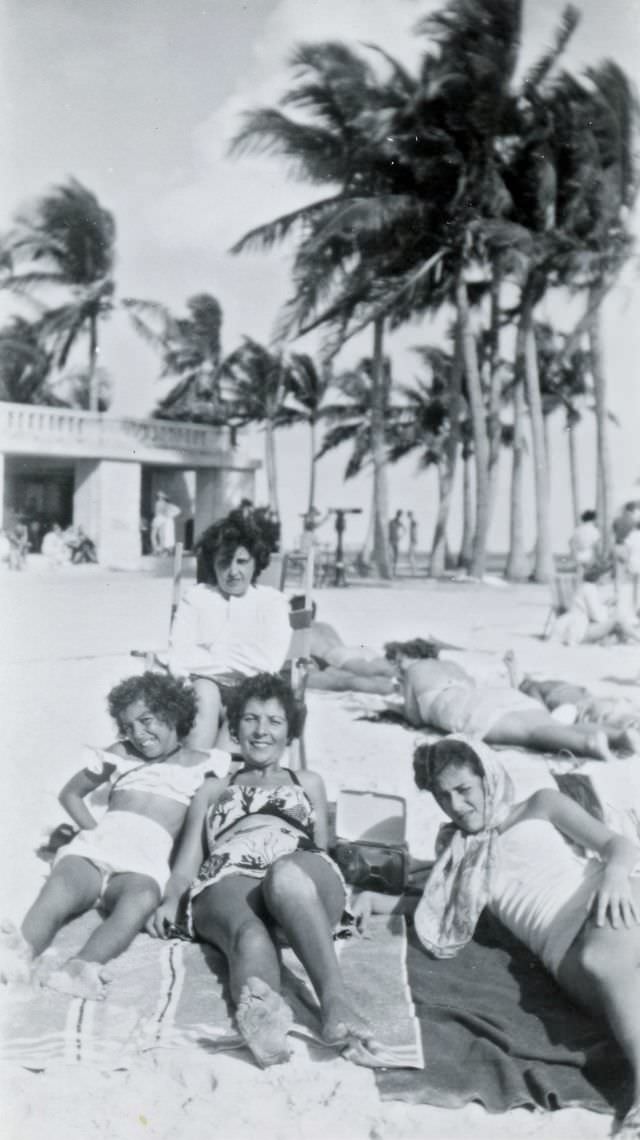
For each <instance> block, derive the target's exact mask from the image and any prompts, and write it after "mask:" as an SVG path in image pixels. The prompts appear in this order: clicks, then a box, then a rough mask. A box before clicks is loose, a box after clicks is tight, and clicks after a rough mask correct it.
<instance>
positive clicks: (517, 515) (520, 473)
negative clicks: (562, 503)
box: [505, 325, 529, 582]
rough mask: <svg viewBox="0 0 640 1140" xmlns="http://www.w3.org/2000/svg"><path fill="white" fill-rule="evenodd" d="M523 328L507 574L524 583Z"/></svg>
mask: <svg viewBox="0 0 640 1140" xmlns="http://www.w3.org/2000/svg"><path fill="white" fill-rule="evenodd" d="M523 357H524V343H523V330H522V327H521V325H519V327H518V340H517V342H516V369H515V376H516V379H515V384H514V388H513V444H512V466H511V502H510V519H509V557H508V558H507V565H506V569H505V575H506V577H507V578H508V579H509V580H510V581H511V582H522V581H524V580H525V579H526V578H528V577H529V559H528V557H527V551H526V547H525V534H524V456H525V451H526V440H525V434H524V429H525V419H526V403H525V398H524V378H523Z"/></svg>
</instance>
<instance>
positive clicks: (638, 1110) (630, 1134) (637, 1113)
mask: <svg viewBox="0 0 640 1140" xmlns="http://www.w3.org/2000/svg"><path fill="white" fill-rule="evenodd" d="M616 1140H640V1101H637V1102H636V1103H635V1104H632V1105H631V1108H630V1109H629V1111H628V1113H627V1115H626V1116H625V1118H624V1120H623V1121H622V1123H621V1124H620V1127H619V1128H618V1130H617V1132H616Z"/></svg>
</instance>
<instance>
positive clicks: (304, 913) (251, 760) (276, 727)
mask: <svg viewBox="0 0 640 1140" xmlns="http://www.w3.org/2000/svg"><path fill="white" fill-rule="evenodd" d="M297 716H298V709H297V706H296V704H295V700H294V696H293V693H292V691H291V688H290V687H289V686H288V685H287V684H286V682H285V681H284V680H283V679H282V678H281V677H279V676H277V675H271V674H264V673H263V674H259V675H258V676H256V677H250V678H247V679H245V680H244V681H242V682H241V683H240V685H239V686H238V687H237V688H236V689H235V690H234V691H233V693H232V694H231V695H230V699H229V705H228V718H229V728H230V731H231V733H232V735H233V736H234V737H235V739H236V740H237V744H238V746H239V749H240V752H241V754H242V758H243V766H242V767H241V768H240V769H239V770H236V771H235V772H234V774H233V775H232V777H231V778H230V779H227V780H207V781H206V782H205V784H204V786H203V787H202V788H201V790H200V791H199V792H198V794H197V795H196V796H195V798H194V800H193V803H192V805H191V807H190V808H189V813H188V816H187V820H186V824H185V827H184V830H183V833H182V836H181V840H180V845H179V848H178V851H177V854H176V858H175V862H174V866H173V871H172V873H171V878H170V879H169V882H168V884H167V888H166V892H165V898H164V901H163V902H162V903H161V905H160V906H159V907H158V909H157V910H156V912H155V914H154V915H153V917H152V918H151V919H150V921H149V923H148V924H147V929H148V931H149V933H150V934H156V935H157V936H159V937H161V938H163V937H167V936H168V935H169V934H170V933H171V931H172V928H173V924H175V922H176V919H177V916H178V913H179V909H180V904H181V901H182V903H183V908H184V925H186V928H187V931H188V933H189V934H190V935H191V936H192V937H195V938H198V939H200V940H201V941H203V942H208V943H210V944H211V945H213V946H217V947H218V949H220V950H221V951H222V952H223V954H224V955H225V957H226V959H227V963H228V966H229V984H230V991H231V999H232V1002H233V1006H234V1009H235V1017H236V1022H237V1025H238V1029H239V1032H240V1034H241V1035H242V1037H243V1039H244V1041H245V1042H246V1044H247V1045H248V1047H249V1049H250V1050H251V1052H252V1054H253V1056H254V1058H255V1059H256V1060H257V1061H258V1063H259V1064H260V1065H262V1066H266V1065H272V1064H277V1063H279V1062H282V1061H286V1060H287V1059H288V1057H289V1055H290V1054H289V1048H288V1044H287V1033H288V1031H289V1029H290V1028H291V1025H292V1013H291V1009H290V1008H289V1006H288V1005H287V1004H286V1003H285V1001H284V999H283V998H282V996H281V994H280V957H279V950H278V946H279V941H278V931H281V932H282V933H283V934H284V936H285V937H286V939H287V942H288V943H289V945H290V946H291V947H292V948H293V950H294V951H295V952H296V954H297V955H298V957H299V959H300V961H301V962H302V964H303V965H304V967H305V969H306V970H307V973H308V975H309V978H310V979H311V982H312V983H313V986H314V988H315V991H316V993H317V995H318V999H319V1001H320V1008H321V1014H320V1016H321V1021H322V1034H323V1038H324V1040H325V1041H326V1042H327V1043H328V1044H331V1045H336V1046H339V1047H341V1048H342V1047H345V1048H348V1047H350V1046H353V1045H357V1044H358V1042H366V1041H368V1040H369V1039H370V1038H371V1030H370V1028H369V1026H368V1025H367V1024H366V1023H365V1022H364V1021H363V1020H362V1019H361V1018H360V1017H359V1016H358V1014H357V1013H356V1012H355V1011H354V1010H353V1009H352V1008H351V1006H350V1004H349V1001H348V999H347V996H346V993H345V988H344V983H343V979H342V975H341V971H340V965H339V963H338V960H337V957H336V953H335V950H334V945H333V939H332V932H333V930H334V928H335V927H336V924H337V923H338V921H339V919H340V917H341V915H342V912H343V909H344V905H345V888H344V882H343V879H342V876H341V874H340V871H339V870H338V867H337V866H336V864H335V863H334V862H333V860H332V859H330V858H329V856H328V855H327V854H326V847H327V800H326V792H325V788H324V784H323V781H322V779H321V778H320V776H319V775H317V773H315V772H309V771H303V772H300V773H298V774H296V773H294V772H292V771H288V770H287V769H283V768H281V767H280V761H281V759H282V756H283V754H284V751H285V749H286V747H287V744H288V742H289V741H290V739H291V737H292V735H294V734H295V731H296V719H297Z"/></svg>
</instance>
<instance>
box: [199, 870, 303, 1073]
mask: <svg viewBox="0 0 640 1140" xmlns="http://www.w3.org/2000/svg"><path fill="white" fill-rule="evenodd" d="M261 888H262V883H261V882H260V881H259V880H256V879H252V878H250V877H249V876H248V875H229V876H228V877H227V878H225V879H221V880H220V882H218V883H214V884H213V885H212V886H210V887H207V888H206V890H204V891H202V893H201V894H200V895H198V896H197V898H195V899H194V901H193V925H194V929H195V931H196V933H197V934H198V936H199V937H200V938H202V939H203V940H204V941H205V942H209V943H211V944H212V945H213V946H218V947H219V948H220V950H222V952H223V954H224V955H225V957H226V959H227V964H228V967H229V988H230V990H231V999H232V1001H233V1004H234V1007H235V1010H236V1021H237V1024H238V1028H239V1030H240V1032H241V1034H242V1036H243V1037H244V1040H245V1041H246V1043H247V1045H248V1046H249V1048H250V1049H251V1052H252V1053H253V1055H254V1057H255V1058H256V1060H257V1061H258V1063H259V1064H260V1065H263V1066H265V1065H271V1064H277V1063H278V1062H281V1061H286V1060H287V1059H288V1057H289V1049H288V1047H287V1031H288V1029H289V1027H290V1026H291V1023H292V1020H293V1018H292V1014H291V1010H290V1009H289V1007H288V1006H287V1005H286V1003H285V1002H284V1001H283V999H282V998H281V997H280V960H279V958H278V952H277V950H276V946H275V943H274V941H273V938H272V936H271V933H270V931H269V930H268V928H267V926H266V925H265V921H264V920H265V919H266V917H267V914H266V911H265V908H264V904H263V901H262V893H261Z"/></svg>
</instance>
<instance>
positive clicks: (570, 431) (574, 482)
mask: <svg viewBox="0 0 640 1140" xmlns="http://www.w3.org/2000/svg"><path fill="white" fill-rule="evenodd" d="M576 423H577V421H576V419H575V417H574V416H573V415H572V414H571V412H567V440H568V443H569V475H570V479H571V505H572V508H573V522H574V525H575V526H577V525H578V523H579V522H580V480H579V476H578V449H577V443H576Z"/></svg>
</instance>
